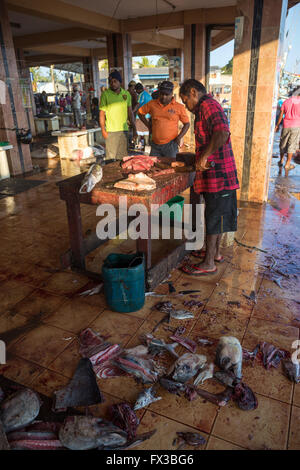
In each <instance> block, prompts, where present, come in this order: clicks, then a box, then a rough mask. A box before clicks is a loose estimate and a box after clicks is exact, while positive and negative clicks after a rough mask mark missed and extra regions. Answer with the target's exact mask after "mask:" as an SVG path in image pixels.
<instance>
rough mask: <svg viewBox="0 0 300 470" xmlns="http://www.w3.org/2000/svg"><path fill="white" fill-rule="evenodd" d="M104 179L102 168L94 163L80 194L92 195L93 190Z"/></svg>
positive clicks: (84, 179) (84, 180) (85, 178)
mask: <svg viewBox="0 0 300 470" xmlns="http://www.w3.org/2000/svg"><path fill="white" fill-rule="evenodd" d="M102 177H103V169H102V166H101V165H98V163H94V164H93V165H91V167H90V168H89V170H88V172H87V173H86V175H85V177H84V178H83V182H82V185H81V186H80V189H79V193H80V194H85V193H90V192H91V191H92V189H94V187H95V186H96V184H97V183H99V181H101V180H102Z"/></svg>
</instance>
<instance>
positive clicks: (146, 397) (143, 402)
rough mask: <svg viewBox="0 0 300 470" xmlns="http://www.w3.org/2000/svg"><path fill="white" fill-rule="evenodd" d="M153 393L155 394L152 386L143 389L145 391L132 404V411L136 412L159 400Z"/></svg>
mask: <svg viewBox="0 0 300 470" xmlns="http://www.w3.org/2000/svg"><path fill="white" fill-rule="evenodd" d="M155 393H156V392H155V391H154V387H153V386H152V387H149V388H145V390H143V391H142V392H141V393H140V394H139V396H138V397H137V400H136V402H135V404H134V407H133V409H134V410H135V411H137V410H140V409H141V408H145V406H148V405H150V403H154V402H156V401H158V400H161V397H156V396H155Z"/></svg>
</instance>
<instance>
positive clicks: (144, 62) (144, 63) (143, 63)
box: [136, 57, 154, 68]
mask: <svg viewBox="0 0 300 470" xmlns="http://www.w3.org/2000/svg"><path fill="white" fill-rule="evenodd" d="M136 63H137V64H138V66H139V67H140V68H144V67H145V68H149V67H154V65H153V64H151V62H150V60H149V57H141V60H138V61H137V62H136Z"/></svg>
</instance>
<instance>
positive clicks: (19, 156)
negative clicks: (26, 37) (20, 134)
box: [0, 0, 32, 176]
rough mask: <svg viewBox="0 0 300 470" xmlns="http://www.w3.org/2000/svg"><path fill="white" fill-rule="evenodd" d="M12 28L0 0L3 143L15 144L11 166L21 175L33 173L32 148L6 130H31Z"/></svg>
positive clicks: (0, 137) (0, 136)
mask: <svg viewBox="0 0 300 470" xmlns="http://www.w3.org/2000/svg"><path fill="white" fill-rule="evenodd" d="M19 79H20V77H19V74H18V68H17V62H16V55H15V49H14V44H13V38H12V32H11V27H10V23H9V19H8V14H7V8H6V4H5V1H4V0H0V80H1V81H2V82H4V83H5V103H4V104H1V106H0V128H5V130H2V129H0V140H7V141H9V142H10V144H11V145H13V147H14V148H13V149H12V150H9V151H8V164H9V169H10V174H11V175H13V176H14V175H19V174H22V173H25V172H28V171H31V170H32V162H31V155H30V149H29V145H26V144H21V143H20V142H18V141H17V136H16V131H12V130H7V129H14V128H17V129H21V128H26V129H28V120H27V116H26V112H25V109H24V106H23V100H22V94H21V89H20V85H19Z"/></svg>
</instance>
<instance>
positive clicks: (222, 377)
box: [213, 370, 239, 388]
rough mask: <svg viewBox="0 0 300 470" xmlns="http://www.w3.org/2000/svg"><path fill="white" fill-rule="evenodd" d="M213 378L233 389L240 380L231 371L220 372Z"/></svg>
mask: <svg viewBox="0 0 300 470" xmlns="http://www.w3.org/2000/svg"><path fill="white" fill-rule="evenodd" d="M213 377H214V378H215V379H217V381H218V382H220V383H222V384H224V385H227V386H228V387H232V388H234V387H235V385H236V384H237V383H238V382H239V379H237V377H236V376H235V375H234V373H233V372H230V371H224V370H222V371H221V370H219V371H217V372H215V373H214V374H213Z"/></svg>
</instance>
